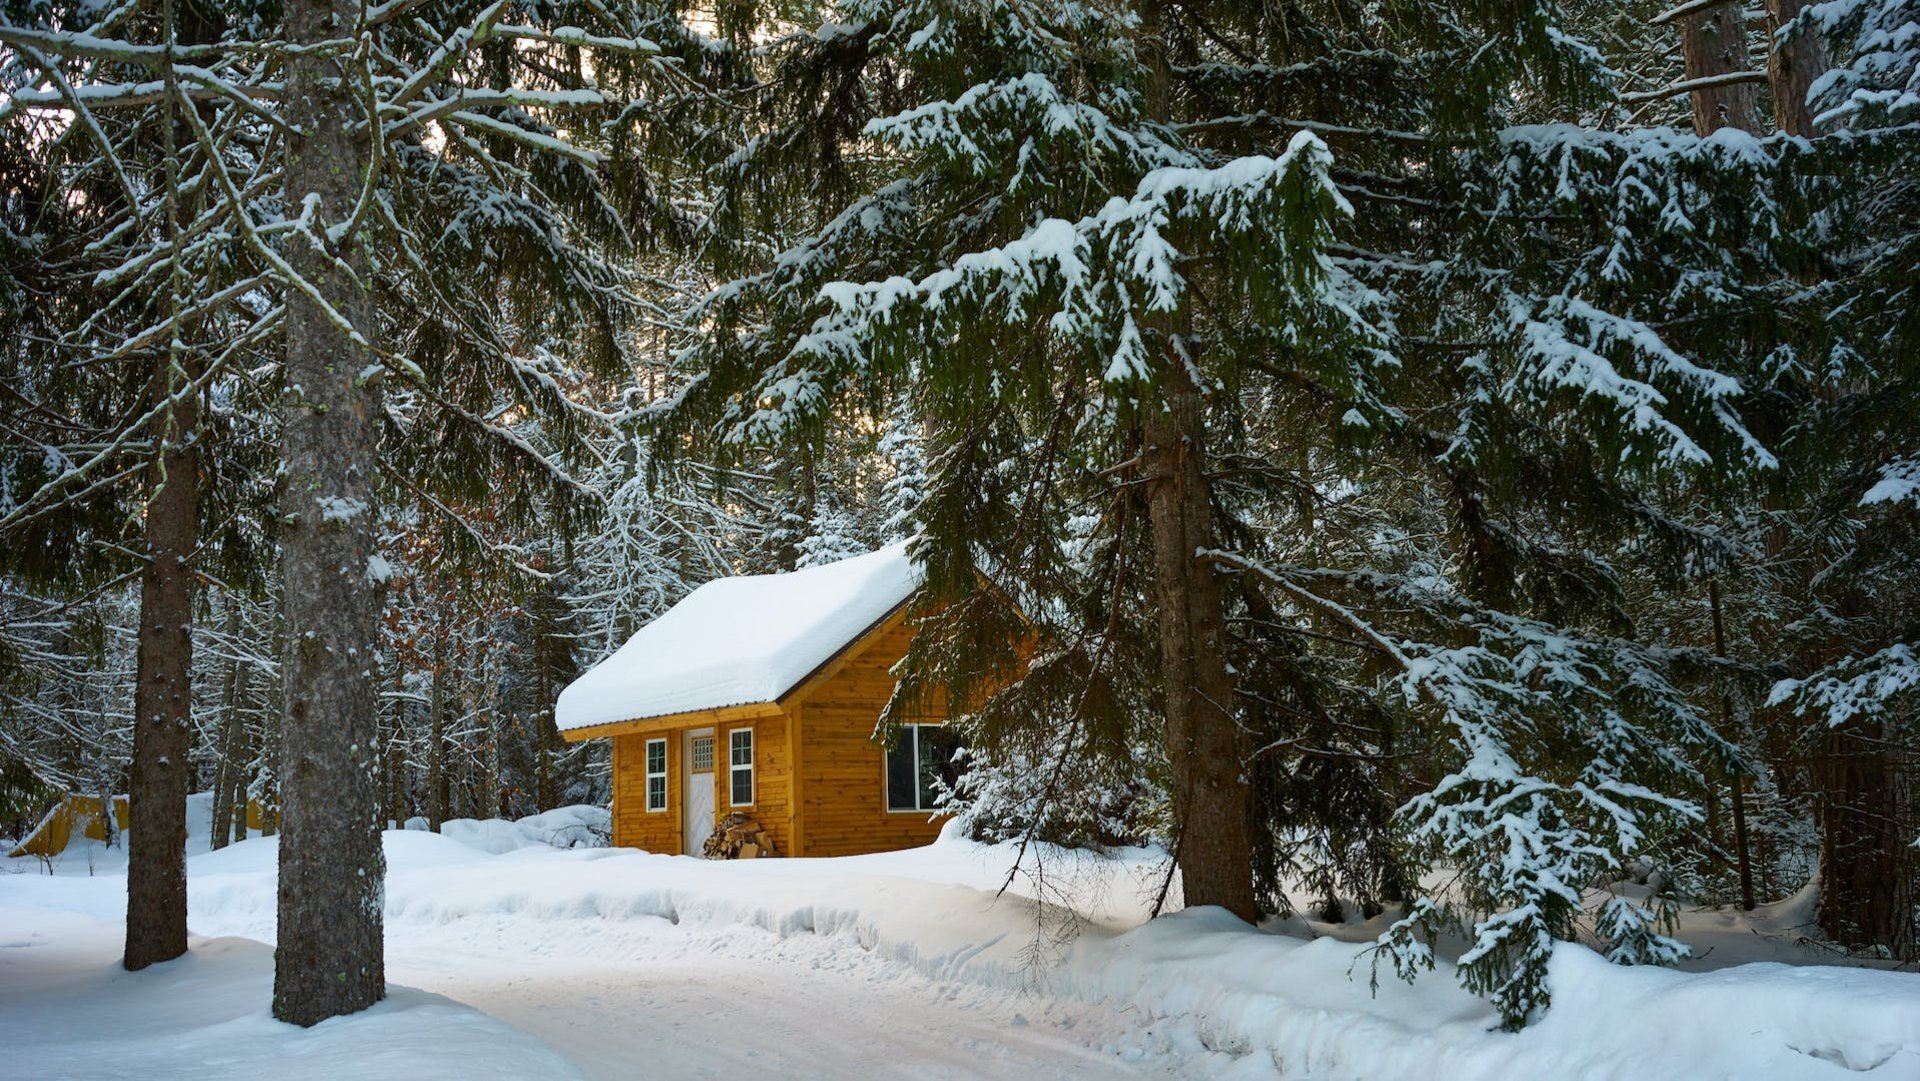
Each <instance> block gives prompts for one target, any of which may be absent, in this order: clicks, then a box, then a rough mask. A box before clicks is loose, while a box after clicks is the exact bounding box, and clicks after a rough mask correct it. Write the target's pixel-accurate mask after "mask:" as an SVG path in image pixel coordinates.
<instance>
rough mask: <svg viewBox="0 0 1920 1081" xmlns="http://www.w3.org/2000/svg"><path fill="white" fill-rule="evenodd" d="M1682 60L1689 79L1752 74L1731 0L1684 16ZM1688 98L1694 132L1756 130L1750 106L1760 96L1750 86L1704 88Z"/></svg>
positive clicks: (1740, 19) (1742, 25) (1741, 21)
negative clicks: (1724, 129) (1730, 129)
mask: <svg viewBox="0 0 1920 1081" xmlns="http://www.w3.org/2000/svg"><path fill="white" fill-rule="evenodd" d="M1680 57H1681V62H1682V65H1683V67H1684V68H1685V70H1686V77H1687V79H1688V80H1693V79H1706V78H1711V77H1713V76H1715V75H1731V74H1734V73H1735V72H1741V71H1748V70H1751V68H1752V61H1751V56H1750V54H1749V52H1748V50H1747V27H1746V18H1745V15H1744V13H1743V11H1742V8H1741V5H1740V4H1737V3H1732V2H1729V3H1725V4H1722V5H1720V6H1719V7H1716V8H1709V9H1707V10H1706V11H1699V12H1695V13H1694V14H1692V15H1687V16H1684V17H1683V18H1682V19H1681V20H1680ZM1687 97H1688V98H1689V99H1691V100H1692V102H1693V130H1694V132H1695V134H1699V135H1710V134H1712V133H1713V132H1716V131H1719V130H1720V129H1721V128H1739V129H1740V130H1741V131H1746V132H1751V131H1753V130H1754V120H1753V106H1754V102H1755V101H1756V100H1757V99H1758V97H1759V94H1758V93H1757V92H1756V90H1755V87H1754V84H1752V83H1730V84H1727V85H1725V86H1710V87H1705V88H1703V89H1700V90H1694V91H1691V92H1689V93H1688V95H1687Z"/></svg>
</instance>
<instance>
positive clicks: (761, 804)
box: [713, 713, 794, 856]
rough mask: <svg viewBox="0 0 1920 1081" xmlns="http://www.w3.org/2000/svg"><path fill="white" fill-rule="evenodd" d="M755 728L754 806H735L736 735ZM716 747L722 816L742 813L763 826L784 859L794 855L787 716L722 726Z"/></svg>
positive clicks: (715, 780)
mask: <svg viewBox="0 0 1920 1081" xmlns="http://www.w3.org/2000/svg"><path fill="white" fill-rule="evenodd" d="M742 728H751V729H753V803H752V804H751V805H750V806H744V807H735V806H734V805H733V799H732V797H733V771H732V768H731V766H732V751H733V733H734V732H736V731H738V730H740V729H742ZM716 731H717V733H718V735H719V737H720V739H719V742H718V743H717V744H716V745H715V747H714V770H713V783H714V793H713V805H714V807H715V808H717V813H718V815H719V817H721V818H725V817H726V816H727V815H728V814H729V813H731V812H733V811H740V812H741V813H743V814H746V815H748V816H749V817H751V818H752V819H753V820H754V821H755V822H757V823H759V824H760V828H761V829H764V830H766V831H767V836H768V837H769V838H771V839H772V840H773V846H774V848H775V850H776V851H777V852H778V853H779V854H780V855H782V856H791V855H793V854H794V852H793V799H792V795H793V757H792V755H791V754H790V753H789V747H790V746H791V744H790V742H789V740H788V739H787V715H786V714H784V713H782V714H780V715H778V716H773V717H760V718H757V719H755V720H751V721H738V722H735V723H732V724H722V725H719V726H718V728H717V729H716Z"/></svg>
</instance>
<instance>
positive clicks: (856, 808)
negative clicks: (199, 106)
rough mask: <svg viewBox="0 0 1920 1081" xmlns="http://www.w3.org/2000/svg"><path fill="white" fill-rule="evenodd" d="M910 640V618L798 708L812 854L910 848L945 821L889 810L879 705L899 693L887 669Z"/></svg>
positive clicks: (929, 838)
mask: <svg viewBox="0 0 1920 1081" xmlns="http://www.w3.org/2000/svg"><path fill="white" fill-rule="evenodd" d="M912 640H913V628H912V626H911V625H909V624H904V623H903V624H901V625H899V626H897V627H894V628H892V629H890V630H888V631H887V632H886V633H885V634H883V635H881V636H879V637H878V638H876V639H875V640H874V641H873V642H872V643H871V644H870V645H869V646H868V647H867V648H866V649H865V650H863V651H862V652H861V654H860V655H859V656H857V657H854V658H853V659H852V660H850V661H849V662H848V663H847V664H846V665H845V666H843V667H842V668H841V669H840V670H839V671H838V672H836V673H834V675H833V676H832V677H831V678H830V679H828V680H826V681H825V682H823V683H822V684H821V685H820V686H819V687H817V688H815V689H814V691H813V693H811V694H809V695H808V696H807V698H806V701H805V703H804V705H803V706H802V708H801V710H800V725H799V730H800V733H801V735H800V739H801V746H802V753H801V755H800V770H801V773H800V778H801V780H800V790H801V793H802V799H803V806H802V808H801V815H800V818H801V821H802V822H803V823H804V824H805V827H804V828H805V830H806V837H805V839H804V843H805V854H806V855H809V856H848V855H855V854H858V853H862V852H885V851H890V850H892V849H897V848H911V847H913V846H915V845H923V844H928V843H930V842H931V841H932V840H933V839H934V838H935V837H936V836H938V835H939V833H940V822H938V821H934V820H932V817H931V816H930V815H927V814H925V813H922V812H889V811H888V810H887V796H886V792H887V788H886V769H887V762H886V753H885V751H884V750H882V748H881V746H880V745H879V744H878V743H875V742H874V741H873V730H874V726H875V725H876V724H877V723H879V720H880V711H881V710H882V709H884V708H885V707H886V704H887V700H888V699H889V698H891V697H892V695H893V687H894V679H893V676H892V675H891V674H890V671H889V670H890V669H891V668H892V667H893V666H894V664H896V663H898V662H899V660H900V658H901V657H904V656H906V652H907V646H908V644H909V643H910V642H912ZM929 712H932V711H931V710H930V711H929ZM927 719H928V720H944V719H945V718H944V717H943V716H931V717H928V718H927Z"/></svg>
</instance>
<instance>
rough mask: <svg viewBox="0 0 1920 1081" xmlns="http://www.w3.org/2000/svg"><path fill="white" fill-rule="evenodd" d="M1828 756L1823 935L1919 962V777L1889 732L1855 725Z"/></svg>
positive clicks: (1824, 760) (1822, 813)
mask: <svg viewBox="0 0 1920 1081" xmlns="http://www.w3.org/2000/svg"><path fill="white" fill-rule="evenodd" d="M1825 742H1826V745H1825V747H1824V748H1823V754H1822V755H1821V763H1820V766H1821V769H1820V772H1821V773H1822V775H1823V776H1822V778H1821V779H1822V784H1821V786H1820V787H1821V791H1820V794H1819V802H1818V804H1817V814H1818V817H1819V820H1820V909H1819V919H1820V929H1821V930H1822V931H1824V932H1826V935H1827V937H1828V938H1830V939H1832V940H1833V941H1835V942H1837V943H1839V944H1840V945H1842V946H1846V947H1849V948H1854V949H1863V948H1864V949H1876V948H1877V949H1880V950H1884V951H1886V953H1887V955H1889V956H1892V957H1895V958H1899V959H1902V960H1907V959H1911V958H1913V957H1915V956H1916V947H1917V946H1920V944H1916V942H1915V941H1914V918H1913V913H1914V906H1915V905H1916V904H1920V896H1916V895H1915V889H1914V881H1915V877H1916V876H1915V874H1914V867H1913V861H1914V858H1915V857H1914V855H1913V848H1912V843H1913V835H1912V833H1911V832H1910V831H1909V830H1907V829H1906V827H1905V824H1906V823H1907V822H1909V821H1911V820H1912V815H1913V792H1912V789H1911V778H1910V776H1909V774H1908V771H1907V769H1906V768H1904V766H1903V764H1902V763H1900V762H1898V761H1897V760H1896V759H1895V758H1894V756H1893V755H1892V754H1891V753H1890V751H1889V748H1888V736H1887V732H1886V729H1885V726H1884V725H1883V724H1880V723H1872V724H1862V723H1850V724H1848V725H1846V726H1844V727H1842V728H1840V729H1837V730H1835V731H1833V732H1830V733H1828V734H1827V737H1826V741H1825Z"/></svg>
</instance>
